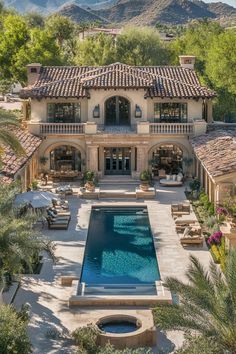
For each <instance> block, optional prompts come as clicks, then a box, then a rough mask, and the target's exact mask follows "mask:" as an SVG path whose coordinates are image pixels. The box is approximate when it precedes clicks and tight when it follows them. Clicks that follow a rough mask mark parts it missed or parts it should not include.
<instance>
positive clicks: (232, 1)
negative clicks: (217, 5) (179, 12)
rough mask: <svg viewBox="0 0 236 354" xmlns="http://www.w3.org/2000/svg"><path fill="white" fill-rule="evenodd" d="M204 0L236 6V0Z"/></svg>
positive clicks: (205, 0)
mask: <svg viewBox="0 0 236 354" xmlns="http://www.w3.org/2000/svg"><path fill="white" fill-rule="evenodd" d="M203 1H204V2H225V3H226V4H229V5H231V6H233V7H235V8H236V0H203Z"/></svg>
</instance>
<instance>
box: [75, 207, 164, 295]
mask: <svg viewBox="0 0 236 354" xmlns="http://www.w3.org/2000/svg"><path fill="white" fill-rule="evenodd" d="M159 279H160V274H159V270H158V264H157V259H156V252H155V248H154V243H153V237H152V233H151V229H150V224H149V218H148V212H147V209H146V208H140V207H137V208H127V207H119V208H118V207H112V208H110V207H109V208H102V207H99V208H92V211H91V216H90V223H89V230H88V237H87V243H86V247H85V254H84V261H83V267H82V273H81V279H80V282H81V283H82V282H83V283H85V284H86V290H87V292H88V291H89V290H88V289H89V288H90V290H91V289H93V290H91V291H92V292H93V293H94V292H95V293H96V291H99V288H101V287H105V289H108V292H110V290H111V289H112V288H113V289H120V292H119V293H120V294H121V293H122V289H123V290H124V293H128V292H127V289H129V287H130V286H131V287H130V289H131V292H132V286H133V287H134V288H135V292H136V294H138V292H141V293H155V291H156V290H155V286H154V285H155V281H156V280H159ZM146 285H148V287H147V286H146ZM103 292H104V290H103Z"/></svg>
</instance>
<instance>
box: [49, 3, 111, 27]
mask: <svg viewBox="0 0 236 354" xmlns="http://www.w3.org/2000/svg"><path fill="white" fill-rule="evenodd" d="M56 13H58V14H60V15H63V16H67V17H70V18H71V19H72V20H74V21H75V22H77V23H81V22H96V21H99V22H101V23H103V24H107V23H108V21H107V20H106V19H104V18H102V17H100V16H99V15H96V14H94V13H93V12H91V11H89V10H86V9H83V8H82V7H80V6H78V5H76V4H68V5H64V6H62V7H61V8H60V9H59V11H57V12H56Z"/></svg>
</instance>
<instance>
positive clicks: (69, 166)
mask: <svg viewBox="0 0 236 354" xmlns="http://www.w3.org/2000/svg"><path fill="white" fill-rule="evenodd" d="M50 169H51V170H55V171H81V153H80V151H79V150H78V149H76V148H75V147H73V146H70V145H61V146H57V147H56V148H55V149H53V150H51V151H50Z"/></svg>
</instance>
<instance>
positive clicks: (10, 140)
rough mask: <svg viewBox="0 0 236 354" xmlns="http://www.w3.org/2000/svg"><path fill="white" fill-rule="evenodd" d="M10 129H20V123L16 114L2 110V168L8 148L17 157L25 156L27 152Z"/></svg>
mask: <svg viewBox="0 0 236 354" xmlns="http://www.w3.org/2000/svg"><path fill="white" fill-rule="evenodd" d="M9 127H19V122H18V121H17V117H16V115H15V114H14V113H12V112H9V111H6V110H4V109H0V167H1V166H2V155H3V154H4V151H5V149H6V148H7V147H10V148H11V149H12V150H13V151H14V153H15V154H16V155H19V156H20V155H23V154H24V153H25V150H24V149H23V147H22V146H21V144H20V142H19V140H18V139H17V137H16V136H15V134H14V132H12V131H11V130H9Z"/></svg>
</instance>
